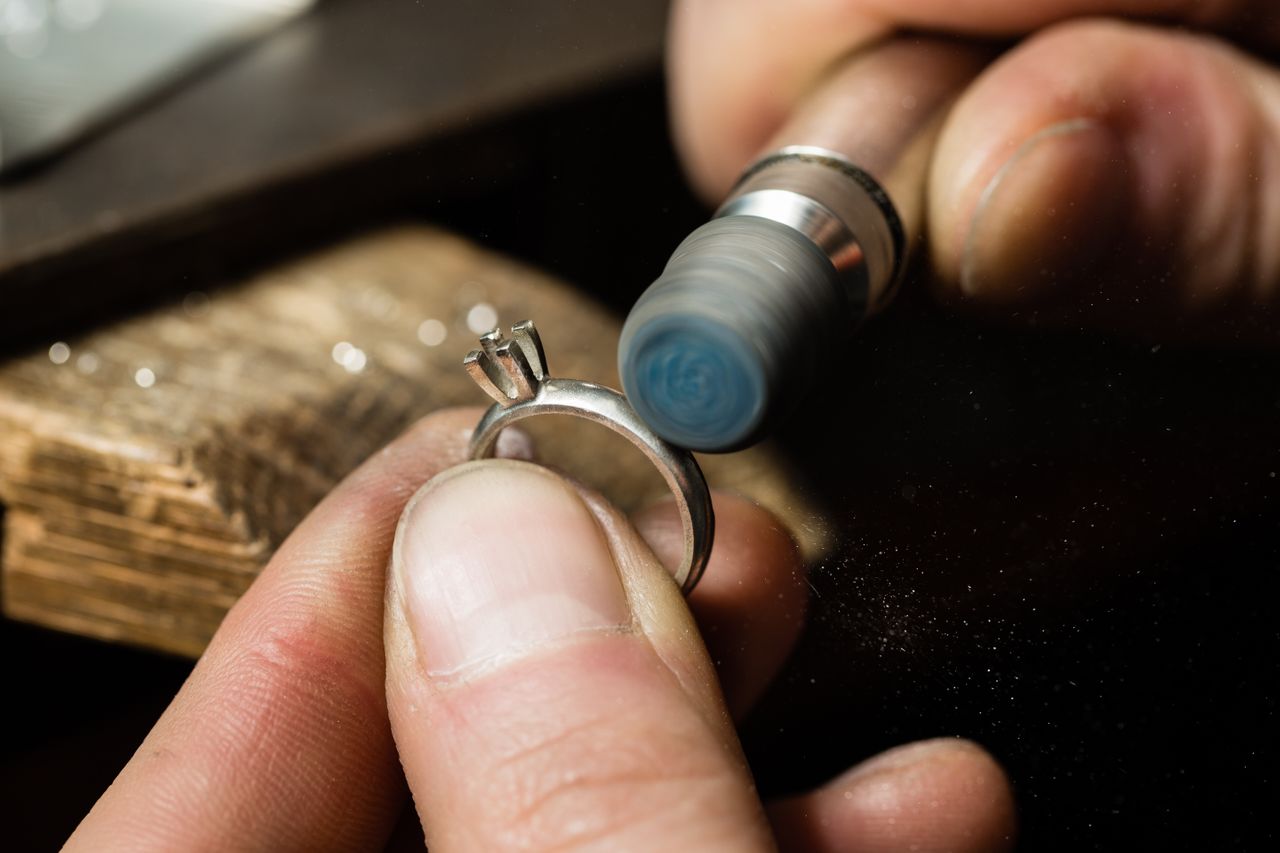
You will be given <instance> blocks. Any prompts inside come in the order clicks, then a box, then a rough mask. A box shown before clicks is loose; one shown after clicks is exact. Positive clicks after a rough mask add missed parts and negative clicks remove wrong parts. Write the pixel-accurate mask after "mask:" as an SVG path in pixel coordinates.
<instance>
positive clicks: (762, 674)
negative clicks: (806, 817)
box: [634, 493, 809, 717]
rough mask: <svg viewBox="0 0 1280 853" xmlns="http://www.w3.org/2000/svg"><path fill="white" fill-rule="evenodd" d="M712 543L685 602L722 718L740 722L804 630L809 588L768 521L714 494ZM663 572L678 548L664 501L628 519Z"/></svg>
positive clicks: (750, 506) (675, 519) (757, 510)
mask: <svg viewBox="0 0 1280 853" xmlns="http://www.w3.org/2000/svg"><path fill="white" fill-rule="evenodd" d="M713 500H714V503H715V512H716V541H715V545H714V547H713V548H712V552H711V559H710V561H709V563H708V564H707V570H706V572H705V573H704V574H703V576H702V580H701V581H700V582H699V584H698V586H697V588H695V589H694V591H693V593H692V595H691V596H690V598H689V607H690V609H691V610H693V612H694V615H695V616H696V618H697V620H698V625H699V627H700V628H701V630H702V635H703V639H704V640H705V641H706V644H707V650H708V652H709V653H710V655H711V658H712V661H713V662H714V663H715V665H716V670H717V672H718V673H719V675H720V680H721V683H722V685H723V687H724V692H725V699H726V702H727V703H728V705H729V709H730V711H731V712H732V713H733V714H734V715H735V716H738V717H741V716H742V715H743V714H745V712H746V711H747V710H749V709H750V708H751V706H752V705H753V704H754V703H755V701H756V700H757V699H758V698H759V696H760V694H761V693H762V692H763V691H764V689H765V688H766V687H767V686H768V684H769V682H770V681H771V680H772V679H773V677H774V676H775V675H776V674H777V672H778V670H780V669H781V668H782V665H783V663H785V661H786V659H787V657H788V656H789V655H790V654H791V650H792V649H793V648H794V646H795V644H796V641H797V640H798V638H799V636H800V632H801V630H802V629H803V627H804V617H805V612H806V610H807V608H808V601H809V584H808V579H807V576H806V573H805V567H804V561H803V559H802V558H801V555H800V549H799V547H798V546H797V544H796V541H795V539H794V538H793V537H792V535H791V533H790V531H788V530H787V528H786V526H785V525H784V524H783V523H782V522H781V521H779V520H778V518H777V517H776V516H774V515H773V513H771V512H769V511H768V510H767V509H765V508H764V507H761V506H759V505H758V504H755V503H753V502H751V501H749V500H747V499H745V498H741V497H737V496H734V495H728V494H724V493H717V494H715V495H714V498H713ZM634 523H635V526H636V529H637V531H638V532H639V533H640V535H641V536H642V537H643V538H644V539H645V541H646V542H647V543H648V544H649V546H650V547H651V548H652V549H653V550H654V552H655V554H657V556H658V557H659V559H660V560H662V561H663V563H664V564H666V565H674V563H675V561H676V560H678V559H679V558H680V554H681V549H682V548H683V536H684V534H683V531H682V530H681V527H680V520H679V516H678V515H677V513H676V511H675V506H674V504H673V503H672V502H670V501H664V502H662V503H659V504H655V505H654V506H651V507H649V508H647V509H646V510H643V511H642V512H640V513H639V514H638V515H637V516H636V517H635V519H634Z"/></svg>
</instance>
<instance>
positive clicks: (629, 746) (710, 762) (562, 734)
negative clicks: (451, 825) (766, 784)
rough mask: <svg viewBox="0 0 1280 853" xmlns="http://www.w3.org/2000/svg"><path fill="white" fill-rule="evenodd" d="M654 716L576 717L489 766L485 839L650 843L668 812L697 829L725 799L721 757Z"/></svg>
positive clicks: (563, 845) (688, 728)
mask: <svg viewBox="0 0 1280 853" xmlns="http://www.w3.org/2000/svg"><path fill="white" fill-rule="evenodd" d="M677 716H680V715H677ZM656 719H662V718H660V717H653V716H652V715H651V714H642V713H639V712H636V713H629V714H627V715H626V716H624V717H621V718H619V717H617V716H613V715H610V716H608V717H605V716H599V717H591V718H587V719H579V720H577V721H574V722H572V723H566V724H564V725H563V726H561V727H559V730H558V731H554V732H545V733H543V736H542V737H540V738H539V739H538V740H537V741H535V742H533V743H526V744H524V745H522V746H521V748H519V749H518V750H515V751H512V752H510V753H509V754H506V755H503V756H501V757H500V758H499V759H497V760H496V761H495V763H494V764H493V765H492V766H491V767H490V768H489V772H488V773H487V774H486V775H487V776H488V777H489V779H490V781H491V782H494V781H496V782H497V786H496V788H494V787H490V789H489V797H490V799H489V802H491V803H493V804H494V806H495V807H496V809H497V813H496V814H495V815H494V816H493V817H494V820H493V822H492V824H491V826H492V827H493V831H494V834H495V837H494V839H493V840H494V842H495V843H496V844H497V845H498V846H501V847H502V848H508V847H510V848H525V847H531V848H534V849H548V850H557V849H572V848H575V847H578V846H582V845H586V844H606V845H607V844H615V843H616V844H619V845H623V846H625V845H624V844H623V839H626V838H629V837H635V836H637V835H639V834H641V833H643V834H644V835H645V836H650V837H652V836H651V833H652V832H656V831H659V830H658V829H657V827H658V826H662V827H665V826H666V825H667V824H666V822H667V821H668V820H672V819H673V818H675V816H677V815H684V816H685V818H683V822H684V823H685V824H690V823H698V824H703V825H705V822H706V819H707V816H708V815H709V814H711V815H714V813H715V812H716V810H717V808H722V806H718V805H717V804H718V803H723V802H724V801H725V800H733V799H734V796H733V795H730V794H729V792H728V791H726V788H727V787H729V786H731V785H732V784H733V777H732V774H731V772H729V770H728V768H727V766H726V763H725V761H724V756H723V753H722V752H720V750H718V749H717V748H716V747H714V746H713V745H712V742H711V741H710V739H709V738H708V735H707V733H706V732H705V730H704V729H703V727H702V726H701V725H699V724H698V723H697V722H696V721H695V720H692V719H685V720H684V721H683V722H679V721H673V720H672V719H671V717H670V716H668V717H667V718H666V719H663V720H662V723H661V724H657V723H655V722H654V720H656ZM673 723H674V724H673ZM495 791H496V793H497V795H496V796H493V795H494V793H495ZM735 793H736V796H737V797H740V796H741V793H740V792H735ZM677 825H678V824H677ZM662 831H665V829H664V830H662Z"/></svg>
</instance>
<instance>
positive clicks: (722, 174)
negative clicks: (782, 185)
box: [668, 0, 1280, 199]
mask: <svg viewBox="0 0 1280 853" xmlns="http://www.w3.org/2000/svg"><path fill="white" fill-rule="evenodd" d="M1088 15H1112V16H1121V17H1130V18H1145V19H1156V20H1164V21H1169V22H1176V23H1184V24H1188V25H1191V26H1196V27H1203V28H1206V29H1212V30H1215V31H1218V32H1224V33H1227V34H1245V35H1246V36H1247V39H1248V40H1250V41H1254V42H1260V43H1265V44H1277V43H1280V13H1277V12H1276V10H1275V5H1274V3H1270V2H1267V0H1230V2H1215V3H1188V2H1186V0H1028V2H1019V3H1010V2H1007V0H967V2H963V3H957V2H955V1H954V0H796V2H788V3H779V2H775V0H731V2H730V0H678V2H677V3H676V5H675V8H674V10H673V13H672V24H671V39H670V44H671V47H670V51H669V53H668V62H669V72H670V77H671V87H670V90H671V108H672V119H673V123H674V125H675V134H676V139H677V142H678V144H679V147H680V149H681V152H682V154H683V155H684V158H685V163H686V167H687V168H688V170H689V174H690V178H691V179H692V180H693V181H694V183H695V185H696V186H697V188H698V189H699V190H700V191H701V192H702V193H703V194H704V195H705V196H706V197H707V198H708V199H719V198H720V197H721V196H723V194H724V193H725V192H726V191H727V190H728V188H729V186H730V185H731V183H732V182H733V180H734V178H736V177H737V175H738V173H739V172H740V171H741V170H742V168H743V167H744V166H745V165H746V164H747V162H748V161H749V160H751V159H752V158H753V157H755V156H756V155H757V154H759V153H760V150H759V149H760V147H761V146H762V145H764V144H765V142H766V141H767V140H768V139H769V138H770V137H771V136H772V135H773V134H774V133H775V132H776V131H777V130H778V129H779V128H780V127H781V126H782V124H783V122H784V121H785V120H786V119H787V117H788V116H789V115H790V114H791V112H792V109H793V106H794V105H795V104H796V103H798V102H799V101H800V100H801V99H802V98H803V97H804V96H805V95H806V94H807V93H808V92H809V91H810V90H811V89H812V88H813V87H814V85H815V84H816V83H817V82H818V81H819V80H820V78H822V77H823V76H824V74H825V73H826V72H827V71H828V70H829V69H830V68H831V66H832V65H833V64H835V63H836V62H837V61H838V60H840V59H841V58H842V57H844V56H846V55H847V54H849V53H850V52H852V51H854V50H857V49H858V48H860V47H862V46H864V45H867V44H869V43H871V42H873V41H875V40H878V39H881V38H883V37H885V36H886V35H888V34H890V33H892V32H894V31H896V30H901V29H919V30H927V31H935V32H936V31H942V32H952V33H957V34H961V35H969V36H982V37H1009V36H1014V35H1019V34H1022V33H1027V32H1031V31H1033V30H1036V29H1040V28H1042V27H1046V26H1049V25H1050V24H1054V23H1057V22H1059V21H1064V20H1067V19H1070V18H1076V17H1082V16H1088Z"/></svg>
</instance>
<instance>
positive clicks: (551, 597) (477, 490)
mask: <svg viewBox="0 0 1280 853" xmlns="http://www.w3.org/2000/svg"><path fill="white" fill-rule="evenodd" d="M391 562H392V568H391V571H390V573H389V588H388V595H387V605H386V608H387V609H386V621H385V625H386V627H385V634H386V652H387V705H388V710H389V712H390V716H391V724H392V731H393V734H394V736H395V741H396V747H397V749H398V751H399V753H400V760H401V762H402V764H403V765H404V770H405V775H406V777H407V778H408V781H409V786H410V788H411V789H412V791H413V795H414V800H415V802H416V804H417V808H418V814H419V816H420V817H421V818H422V823H423V826H424V828H425V832H426V837H427V842H428V846H429V847H430V849H432V850H453V849H464V850H504V849H509V848H518V849H521V850H548V849H563V848H569V847H574V846H577V845H579V844H584V843H590V844H593V845H600V846H604V847H609V848H619V849H628V850H631V849H635V850H643V849H688V848H697V849H721V848H723V849H733V850H754V849H769V848H771V847H772V842H771V840H770V839H769V836H768V832H767V829H766V823H765V820H764V817H763V812H762V810H761V807H760V803H759V800H758V799H757V798H756V796H755V793H754V789H753V787H752V782H751V778H750V775H749V772H748V770H747V768H746V764H745V761H744V759H743V757H742V754H741V752H740V748H739V746H738V742H737V739H736V735H735V734H734V731H733V727H732V725H731V723H730V721H729V718H728V715H727V713H726V712H725V709H724V705H723V702H722V700H721V698H720V693H719V688H718V686H717V684H716V681H715V676H714V672H713V670H712V667H711V664H710V662H709V660H708V659H707V656H706V652H705V650H704V648H703V646H702V642H701V640H700V638H699V636H698V633H697V630H696V628H695V626H694V624H693V621H692V618H691V616H690V615H689V612H688V610H687V609H686V608H685V606H684V603H683V599H682V598H681V597H680V594H679V592H678V591H677V589H676V587H675V585H674V583H672V581H671V579H670V578H669V577H668V576H667V575H666V573H665V571H664V570H663V569H662V567H661V565H660V564H659V563H658V562H657V560H656V559H655V558H654V557H653V555H652V553H651V552H650V551H649V550H648V548H647V547H646V546H645V545H644V544H643V543H642V542H641V540H640V539H639V538H638V536H636V534H635V533H634V532H633V531H632V530H631V528H630V526H629V525H628V524H627V523H626V522H625V521H624V520H622V519H621V518H619V517H618V516H617V515H616V514H614V513H613V511H612V510H609V509H607V508H605V507H603V506H602V505H596V504H594V503H593V504H592V506H588V503H587V502H586V501H585V500H584V498H583V497H582V496H581V495H580V494H579V492H578V491H577V490H575V489H574V488H573V487H572V486H570V485H569V484H568V483H566V482H565V481H564V480H562V479H561V478H559V477H557V476H556V475H555V474H553V473H551V472H549V471H547V470H545V469H543V468H539V467H537V466H535V465H530V464H527V463H512V462H508V461H487V462H479V463H471V464H468V465H464V466H461V467H459V468H455V469H452V470H451V471H448V472H446V473H444V474H442V475H440V476H439V477H437V478H435V479H434V480H432V481H431V482H430V483H428V484H427V485H426V486H425V487H423V489H422V490H421V491H420V492H419V493H418V495H417V496H416V497H415V498H414V499H413V500H412V501H411V502H410V504H409V506H408V507H407V508H406V510H405V513H404V515H403V516H402V518H401V521H400V528H399V530H398V531H397V535H396V543H395V547H394V549H393V551H392V560H391Z"/></svg>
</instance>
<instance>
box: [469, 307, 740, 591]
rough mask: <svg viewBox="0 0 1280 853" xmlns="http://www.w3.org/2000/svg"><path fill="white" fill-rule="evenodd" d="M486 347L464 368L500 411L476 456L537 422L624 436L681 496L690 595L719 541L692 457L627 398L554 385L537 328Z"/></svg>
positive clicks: (485, 425)
mask: <svg viewBox="0 0 1280 853" xmlns="http://www.w3.org/2000/svg"><path fill="white" fill-rule="evenodd" d="M480 346H481V347H482V348H481V349H478V350H473V351H472V352H471V353H469V354H468V355H467V357H466V358H465V359H463V366H464V367H466V369H467V372H468V373H469V374H471V378H472V379H474V380H475V382H476V384H477V385H479V386H480V387H481V389H483V390H484V392H485V393H486V394H488V395H489V396H490V397H492V398H493V400H494V404H493V405H492V406H490V407H489V409H488V411H486V412H485V413H484V417H482V418H481V419H480V423H479V425H477V426H476V430H475V432H474V433H473V434H472V436H471V446H470V457H471V458H472V459H487V458H489V457H491V456H493V453H494V448H495V447H496V446H497V443H498V435H499V433H501V432H502V430H503V429H505V428H506V427H508V426H510V425H511V424H512V423H514V422H516V421H519V420H523V419H525V418H529V417H533V416H535V415H573V416H576V417H580V418H586V419H587V420H589V421H595V422H596V423H598V424H602V425H604V426H606V427H608V428H609V429H611V430H613V431H614V432H616V433H618V434H619V435H623V436H625V437H626V438H628V439H629V440H630V441H631V443H632V444H634V445H635V446H636V447H638V448H639V449H640V450H641V452H643V453H644V455H645V456H647V457H648V458H649V461H650V462H652V463H653V464H654V465H655V466H656V467H657V469H658V471H659V472H660V473H661V474H662V477H663V479H665V480H666V481H667V485H668V486H669V487H670V488H671V491H672V493H673V494H674V495H675V498H676V506H677V507H678V509H679V511H680V523H681V527H682V528H683V529H684V557H683V559H682V560H681V562H680V567H679V568H678V569H677V570H676V572H675V573H674V574H675V580H676V583H677V584H679V585H680V588H681V590H683V592H684V593H685V594H686V595H688V594H689V592H690V591H692V590H693V588H694V586H695V585H696V584H697V583H698V579H699V578H700V577H702V572H703V570H704V569H705V568H706V567H707V559H708V558H709V557H710V556H711V542H712V539H713V537H714V534H715V516H714V515H713V513H712V510H711V493H710V491H708V489H707V481H706V478H705V477H703V476H702V469H701V468H699V467H698V463H697V461H696V460H695V459H694V458H693V454H692V453H690V452H689V451H687V450H684V449H682V448H679V447H676V446H675V445H673V444H671V443H670V442H668V441H666V440H665V439H663V438H662V437H660V436H659V435H658V434H657V433H655V432H654V431H653V430H652V429H650V428H649V426H648V424H646V423H645V422H644V421H643V420H641V419H640V417H639V416H638V415H637V414H636V413H635V410H634V409H632V408H631V404H630V403H628V402H627V398H626V397H624V396H623V395H622V394H621V393H619V392H617V391H615V390H613V389H612V388H606V387H604V386H603V385H596V384H594V383H591V382H582V381H579V380H576V379H553V378H551V377H550V376H549V375H548V372H547V357H546V353H545V352H544V351H543V348H542V340H541V339H540V338H539V337H538V330H537V329H536V328H534V325H533V323H532V322H531V321H529V320H525V321H523V322H521V323H517V324H516V325H514V326H512V327H511V337H510V338H504V337H503V335H502V332H501V331H500V330H497V329H495V330H494V331H492V332H489V333H488V334H487V335H485V336H483V337H482V338H480Z"/></svg>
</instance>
